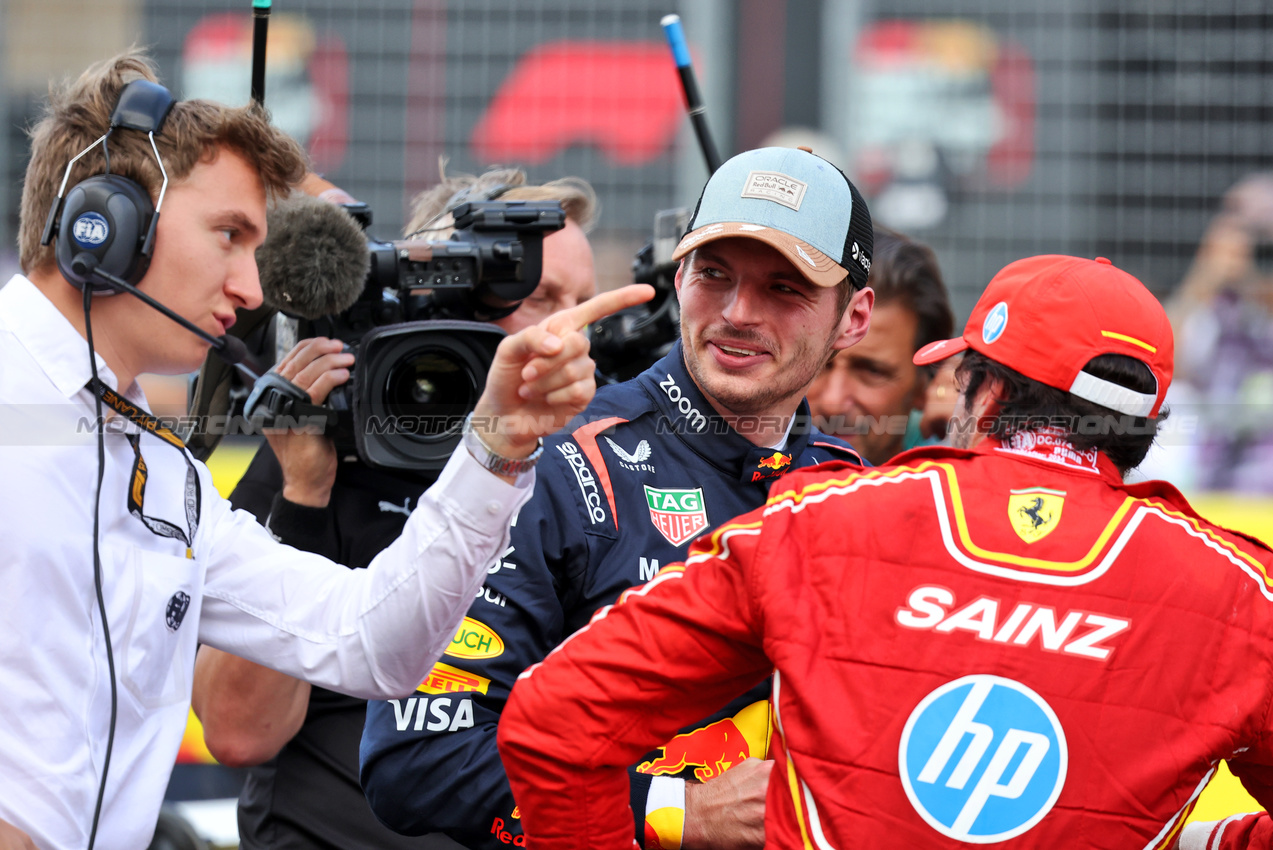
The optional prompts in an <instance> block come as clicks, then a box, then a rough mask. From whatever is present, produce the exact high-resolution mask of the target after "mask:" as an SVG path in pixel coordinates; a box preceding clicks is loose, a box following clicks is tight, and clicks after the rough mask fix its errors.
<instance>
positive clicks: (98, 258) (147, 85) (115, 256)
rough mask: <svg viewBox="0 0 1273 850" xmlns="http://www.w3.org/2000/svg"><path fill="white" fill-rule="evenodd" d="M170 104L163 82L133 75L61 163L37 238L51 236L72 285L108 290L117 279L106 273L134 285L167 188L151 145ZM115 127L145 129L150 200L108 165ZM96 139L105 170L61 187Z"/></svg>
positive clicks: (149, 251)
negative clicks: (100, 123)
mask: <svg viewBox="0 0 1273 850" xmlns="http://www.w3.org/2000/svg"><path fill="white" fill-rule="evenodd" d="M172 105H173V99H172V94H171V93H169V91H168V89H166V88H164V87H163V86H161V85H159V84H158V83H152V82H150V81H149V80H134V81H132V82H131V83H129V84H128V85H126V86H124V89H123V91H121V92H120V95H119V102H118V103H117V104H116V105H115V111H114V112H112V113H111V123H110V128H109V129H108V130H107V131H106V133H105V134H104V135H103V136H102V137H101V138H99V139H98V140H97V141H95V142H93V143H92V144H90V145H89V146H88V147H86V148H85V149H84V150H82V151H80V152H79V153H78V154H76V155H75V157H74V158H73V159H72V160H71V161H70V162H69V163H67V165H66V173H65V174H63V175H62V185H61V187H60V188H59V189H58V193H57V198H55V199H54V201H53V206H52V207H51V208H50V209H49V215H48V218H47V219H46V220H45V222H44V234H43V236H42V237H41V238H40V244H41V245H48V244H49V242H51V241H52V240H53V239H54V238H56V239H57V243H56V246H55V249H54V250H55V255H56V257H57V266H58V269H59V270H60V271H61V272H62V276H63V277H65V278H66V279H67V280H68V281H70V283H71V284H72V285H73V286H75V287H76V288H77V289H84V288H88V289H89V290H90V291H91V292H92V293H93V294H95V295H96V294H114V293H115V292H118V291H120V289H121V287H119V286H118V285H117V284H116V283H114V282H112V281H111V280H110V278H112V277H114V278H118V279H120V280H123V281H126V282H127V283H129V284H132V285H134V286H135V285H136V284H137V283H138V282H139V281H140V280H141V279H142V277H143V276H144V275H145V274H146V269H147V268H148V267H149V266H150V258H151V255H152V254H153V253H154V249H155V228H156V225H157V224H158V222H159V211H160V209H161V208H162V207H163V203H164V193H165V192H167V190H168V173H167V171H165V170H164V163H163V160H162V159H161V158H160V156H159V148H158V147H157V146H156V145H155V134H156V133H158V132H159V131H160V129H161V128H162V127H163V123H164V119H166V118H167V117H168V113H169V112H170V111H171V110H172ZM120 127H123V128H125V129H129V130H137V131H139V132H142V133H145V134H146V136H147V138H149V140H150V149H151V150H152V151H153V152H154V154H155V161H156V162H157V163H158V164H159V172H160V174H162V175H163V185H162V186H161V187H160V189H159V200H158V202H157V203H154V204H152V203H151V200H150V193H149V192H147V191H146V189H145V187H143V186H142V185H141V184H139V183H138V182H136V181H135V180H130V179H129V178H127V177H123V176H121V175H119V174H111V173H110V148H109V139H110V136H111V134H112V133H114V132H115V130H116V129H117V128H120ZM99 144H100V145H101V146H102V153H103V154H104V156H105V159H106V172H105V173H104V174H98V175H95V176H93V177H89V178H86V179H85V180H82V181H80V182H79V183H77V184H75V186H73V187H72V188H71V190H70V192H67V191H66V184H67V182H68V180H69V179H70V176H71V169H72V168H74V167H75V163H76V162H78V161H79V160H80V158H81V157H83V156H84V155H85V154H87V153H88V152H89V151H91V150H92V149H93V148H95V147H97V146H98V145H99Z"/></svg>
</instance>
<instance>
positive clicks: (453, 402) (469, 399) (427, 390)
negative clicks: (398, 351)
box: [384, 347, 478, 437]
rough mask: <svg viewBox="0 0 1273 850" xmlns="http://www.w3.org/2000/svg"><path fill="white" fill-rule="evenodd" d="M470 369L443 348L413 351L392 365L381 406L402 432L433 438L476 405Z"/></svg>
mask: <svg viewBox="0 0 1273 850" xmlns="http://www.w3.org/2000/svg"><path fill="white" fill-rule="evenodd" d="M477 395H478V387H477V383H476V381H475V376H474V375H473V371H472V369H471V368H470V367H469V366H468V365H467V364H466V363H464V362H462V361H461V360H460V359H459V358H457V357H456V352H455V351H451V350H447V349H445V348H432V347H430V348H424V349H421V350H417V351H413V352H411V353H409V354H407V355H405V356H403V357H402V358H401V359H399V360H398V361H397V363H395V364H394V366H393V367H392V369H391V370H390V372H389V375H388V376H387V379H386V381H385V394H384V401H385V407H386V408H387V409H388V411H389V413H390V414H391V415H393V416H396V417H399V422H400V423H401V424H402V426H404V427H402V428H401V430H402V432H403V433H408V434H414V435H415V436H418V437H435V436H437V435H439V434H444V433H446V432H447V431H450V430H452V429H453V428H454V426H455V423H456V422H457V421H459V420H460V419H462V418H463V417H464V415H465V414H466V413H468V411H470V410H472V409H473V405H475V404H476V403H477Z"/></svg>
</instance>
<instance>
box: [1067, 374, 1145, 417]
mask: <svg viewBox="0 0 1273 850" xmlns="http://www.w3.org/2000/svg"><path fill="white" fill-rule="evenodd" d="M1070 392H1071V393H1073V394H1074V395H1076V396H1078V397H1079V398H1082V399H1087V400H1088V401H1090V402H1092V403H1093V404H1099V405H1100V406H1101V407H1108V408H1109V409H1110V410H1117V411H1118V412H1119V413H1126V414H1127V415H1128V416H1148V415H1149V414H1150V411H1152V410H1153V409H1154V403H1155V402H1156V401H1158V394H1157V393H1150V394H1145V393H1138V392H1136V391H1135V390H1129V389H1128V388H1127V387H1122V386H1119V385H1118V384H1115V383H1113V382H1111V381H1106V380H1104V379H1103V378H1098V377H1096V376H1095V375H1093V374H1091V373H1089V372H1079V373H1078V375H1077V376H1076V377H1075V378H1074V383H1072V384H1070Z"/></svg>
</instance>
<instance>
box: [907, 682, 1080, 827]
mask: <svg viewBox="0 0 1273 850" xmlns="http://www.w3.org/2000/svg"><path fill="white" fill-rule="evenodd" d="M1066 764H1067V750H1066V745H1065V733H1064V732H1063V731H1062V729H1061V723H1060V721H1058V720H1057V718H1056V714H1055V713H1054V712H1053V711H1052V709H1051V707H1050V706H1048V704H1047V703H1046V702H1044V701H1043V698H1042V697H1040V696H1039V695H1038V694H1036V693H1035V692H1034V691H1032V690H1030V689H1029V688H1027V687H1026V686H1025V685H1022V684H1020V683H1018V682H1014V681H1012V680H1011V679H1004V678H1000V677H999V676H965V677H964V678H962V679H956V680H955V681H953V682H948V683H947V684H945V685H942V686H941V687H940V688H938V689H937V690H935V691H933V692H932V693H931V694H929V695H928V696H926V697H924V699H923V700H922V701H921V702H920V704H919V705H917V706H916V707H915V710H914V711H913V712H911V716H910V718H909V719H908V720H907V721H906V728H905V729H903V730H902V744H901V747H900V748H899V750H898V769H899V772H900V773H901V777H902V786H903V787H904V788H905V789H906V796H907V797H908V798H910V801H911V805H912V806H914V807H915V811H917V812H919V815H920V817H922V818H923V819H924V821H925V822H926V823H927V824H928V825H929V826H931V827H932V828H933V829H935V830H937V831H938V832H940V833H941V834H942V835H945V836H947V837H949V838H954V839H956V840H957V841H963V842H966V843H968V844H993V843H995V842H998V841H1006V840H1007V839H1009V838H1013V837H1015V836H1017V835H1020V834H1021V833H1023V832H1026V831H1027V830H1029V829H1030V828H1031V827H1033V826H1034V825H1035V824H1037V823H1038V822H1039V821H1040V820H1042V819H1043V816H1044V815H1046V814H1047V813H1048V812H1049V811H1050V810H1051V809H1052V804H1053V803H1055V802H1056V799H1057V797H1059V796H1060V794H1061V788H1062V786H1063V785H1065V770H1066Z"/></svg>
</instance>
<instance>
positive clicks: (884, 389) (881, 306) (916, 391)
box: [808, 227, 955, 465]
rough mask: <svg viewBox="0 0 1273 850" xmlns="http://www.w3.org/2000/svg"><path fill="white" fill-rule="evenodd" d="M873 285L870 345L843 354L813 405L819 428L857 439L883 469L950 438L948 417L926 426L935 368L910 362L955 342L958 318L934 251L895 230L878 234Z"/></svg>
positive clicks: (816, 389) (817, 383)
mask: <svg viewBox="0 0 1273 850" xmlns="http://www.w3.org/2000/svg"><path fill="white" fill-rule="evenodd" d="M867 285H868V286H870V287H871V288H872V289H874V290H875V308H874V310H873V311H872V313H871V328H870V330H869V331H867V334H866V338H865V339H863V340H862V341H861V342H859V343H858V344H857V345H855V346H853V347H852V348H848V349H845V350H844V351H838V352H836V355H835V357H833V358H831V361H830V362H828V363H827V365H826V367H825V368H824V369H823V370H822V373H821V374H820V375H819V376H818V377H817V378H815V379H814V381H813V385H812V386H810V387H809V395H808V398H809V408H810V410H811V411H812V412H813V416H814V422H815V423H816V424H817V426H818V427H819V428H821V429H822V430H824V431H826V432H827V433H829V434H835V435H837V436H839V437H844V438H845V439H848V440H850V441H851V442H852V443H853V446H854V447H855V448H856V449H857V450H858V451H859V452H861V453H862V456H863V457H864V458H866V459H867V460H869V461H870V462H871V463H872V464H876V465H878V464H881V463H885V462H887V461H888V459H889V458H891V457H892V456H893V455H895V454H897V453H898V452H900V451H903V450H904V449H909V448H912V447H913V446H917V445H921V444H923V443H924V442H929V441H932V439H933V438H940V437H942V436H944V435H945V433H946V427H945V424H946V419H949V414H946V416H945V417H944V418H943V417H942V416H941V415H940V414H935V415H933V416H930V417H928V419H927V424H926V425H924V424H922V423H924V422H925V419H924V418H923V417H922V416H921V413H920V412H921V411H923V410H924V409H925V407H926V405H927V391H928V387H929V383H930V379H931V378H932V377H933V374H934V372H935V371H936V369H935V367H927V366H916V365H915V364H914V363H912V362H911V358H912V357H913V356H914V354H915V352H916V351H919V350H920V349H921V348H923V347H924V346H925V345H928V343H930V342H934V341H936V340H939V339H946V338H948V337H949V336H950V335H951V332H952V330H953V328H954V323H955V319H954V315H953V313H952V312H951V309H950V299H949V297H948V296H947V294H946V286H945V284H943V283H942V275H941V268H940V267H939V266H938V265H937V256H936V255H935V254H934V253H933V250H932V249H931V248H929V247H928V246H927V245H924V244H923V243H920V242H916V241H915V240H913V239H910V238H909V237H906V236H903V235H902V234H901V233H898V232H896V231H894V230H889V229H888V228H885V227H876V228H875V256H874V258H873V259H872V262H871V276H870V279H869V280H868V281H867ZM937 389H938V390H941V391H944V392H946V393H947V394H948V395H949V403H950V405H951V406H952V409H953V404H954V400H955V393H954V392H953V391H952V390H950V389H949V388H948V387H946V385H945V384H942V385H941V386H939V387H937Z"/></svg>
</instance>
